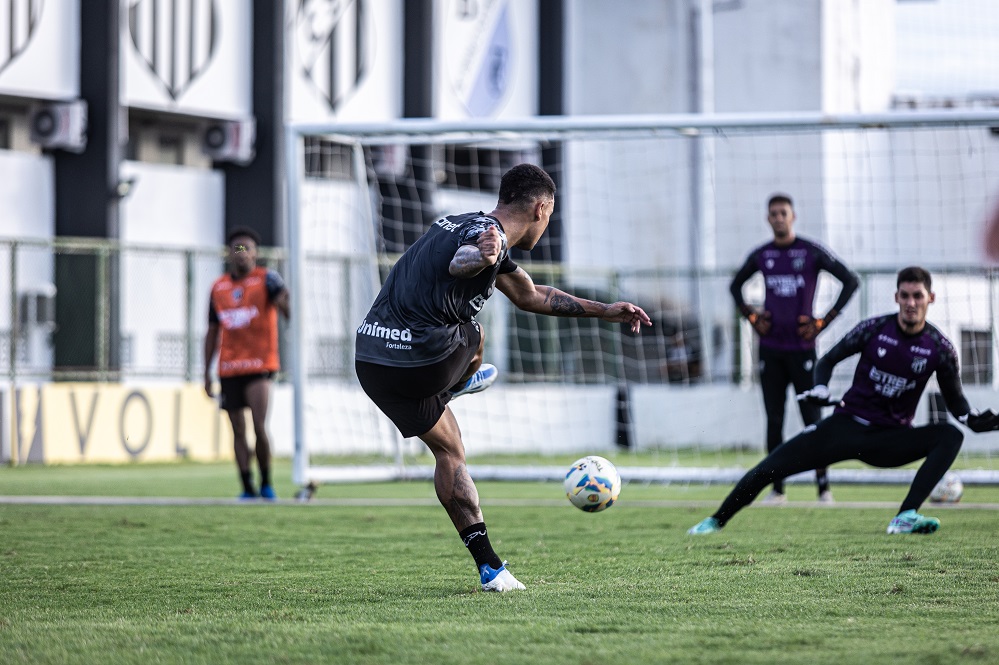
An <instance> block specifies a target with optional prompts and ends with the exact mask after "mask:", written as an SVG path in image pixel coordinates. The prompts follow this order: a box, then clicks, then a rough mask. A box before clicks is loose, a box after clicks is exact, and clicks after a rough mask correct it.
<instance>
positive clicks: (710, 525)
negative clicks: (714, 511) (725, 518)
mask: <svg viewBox="0 0 999 665" xmlns="http://www.w3.org/2000/svg"><path fill="white" fill-rule="evenodd" d="M716 531H721V524H719V523H718V520H716V519H715V518H714V517H705V518H704V519H703V520H701V521H700V522H698V523H697V524H695V525H694V526H692V527H690V528H689V529H687V533H688V534H689V535H691V536H701V535H704V534H706V533H715V532H716Z"/></svg>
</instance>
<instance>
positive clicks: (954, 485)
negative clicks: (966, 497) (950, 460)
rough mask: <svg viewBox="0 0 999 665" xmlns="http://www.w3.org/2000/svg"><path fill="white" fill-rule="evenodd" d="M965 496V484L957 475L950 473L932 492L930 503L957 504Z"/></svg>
mask: <svg viewBox="0 0 999 665" xmlns="http://www.w3.org/2000/svg"><path fill="white" fill-rule="evenodd" d="M963 494H964V483H962V482H961V479H960V478H959V477H958V475H957V474H956V473H954V472H953V471H948V472H947V473H945V474H944V477H943V478H941V479H940V482H939V483H937V486H936V487H934V488H933V491H932V492H930V501H932V502H933V503H957V502H958V501H960V500H961V496H962V495H963Z"/></svg>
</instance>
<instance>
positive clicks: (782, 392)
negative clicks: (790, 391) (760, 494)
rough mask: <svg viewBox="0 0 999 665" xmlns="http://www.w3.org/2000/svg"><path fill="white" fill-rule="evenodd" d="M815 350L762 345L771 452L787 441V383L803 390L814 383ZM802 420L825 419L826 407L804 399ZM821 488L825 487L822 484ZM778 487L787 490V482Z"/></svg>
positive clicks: (821, 479)
mask: <svg viewBox="0 0 999 665" xmlns="http://www.w3.org/2000/svg"><path fill="white" fill-rule="evenodd" d="M814 367H815V350H814V349H810V350H807V351H781V350H777V349H771V348H768V347H766V346H763V345H762V344H761V345H760V388H761V389H762V390H763V408H764V410H765V411H766V414H767V452H768V453H772V452H773V451H774V450H776V449H777V447H778V446H780V445H781V444H782V443H784V413H785V406H786V404H787V387H788V385H791V386H794V390H795V393H803V392H805V391H806V390H808V389H809V388H811V387H812V385H813V379H812V370H813V369H814ZM798 409H799V410H800V411H801V420H802V421H803V422H804V423H805V426H806V427H807V426H809V425H814V424H815V423H817V422H819V420H821V419H822V411H821V409H820V408H819V407H817V406H815V405H814V404H808V403H805V402H800V403H799V404H798ZM818 475H819V478H818V480H819V482H820V484H822V483H823V482H824V480H825V468H824V467H823V468H819V469H818ZM820 489H821V488H820ZM774 490H775V491H777V492H780V493H782V494H783V493H784V483H782V482H781V481H779V480H778V481H777V482H775V483H774Z"/></svg>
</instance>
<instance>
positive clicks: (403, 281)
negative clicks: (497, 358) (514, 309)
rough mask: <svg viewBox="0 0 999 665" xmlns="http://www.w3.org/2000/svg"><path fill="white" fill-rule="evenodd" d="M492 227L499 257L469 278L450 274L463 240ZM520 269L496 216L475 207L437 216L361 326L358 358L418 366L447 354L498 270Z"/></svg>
mask: <svg viewBox="0 0 999 665" xmlns="http://www.w3.org/2000/svg"><path fill="white" fill-rule="evenodd" d="M490 226H495V227H496V229H497V230H498V231H499V234H500V241H501V242H502V249H501V251H500V256H499V260H498V261H497V262H496V264H495V265H493V266H490V267H487V268H486V269H485V270H483V271H482V272H480V273H479V274H478V275H475V276H474V277H472V278H471V279H459V278H456V277H452V276H451V274H450V272H448V268H449V266H450V264H451V259H453V258H454V255H455V252H457V251H458V248H459V247H460V246H462V245H475V244H476V241H477V240H478V238H479V236H480V235H481V234H482V233H483V232H484V231H486V230H487V229H488V228H489V227H490ZM516 269H517V264H516V263H514V261H513V260H512V259H511V258H510V252H509V249H508V248H507V240H506V233H504V231H503V226H502V225H501V224H500V223H499V220H497V219H496V218H495V217H490V216H489V215H486V214H485V213H482V212H471V213H465V214H462V215H451V216H448V217H444V218H442V219H439V220H437V221H436V222H434V223H433V224H432V225H431V226H430V229H428V230H427V232H426V233H425V234H423V236H422V237H421V238H420V239H419V240H417V241H416V242H415V243H413V246H412V247H410V248H409V249H408V250H406V252H405V253H404V254H403V255H402V257H401V258H400V259H399V261H398V262H397V263H396V264H395V266H393V268H392V270H391V271H390V272H389V275H388V278H387V279H386V280H385V284H384V285H383V286H382V290H381V291H380V292H379V293H378V297H377V298H375V302H374V304H372V305H371V309H370V310H368V314H367V315H366V316H365V317H364V321H363V322H362V323H361V325H360V326H359V327H358V328H357V335H356V337H355V351H356V357H357V359H358V360H362V361H365V362H370V363H375V364H378V365H389V366H392V367H419V366H421V365H431V364H433V363H435V362H438V361H440V360H442V359H444V358H446V357H447V356H448V355H450V354H451V353H452V352H453V351H454V350H455V349H456V348H457V347H458V345H459V344H461V343H462V341H463V340H462V337H461V336H462V334H463V331H462V330H461V325H462V324H465V323H468V322H470V321H472V320H474V319H475V315H476V314H477V313H478V312H479V310H480V309H482V306H483V305H484V304H485V303H486V300H488V299H489V297H490V296H491V295H492V294H493V288H494V286H495V284H496V277H497V275H500V274H504V273H510V272H513V271H514V270H516Z"/></svg>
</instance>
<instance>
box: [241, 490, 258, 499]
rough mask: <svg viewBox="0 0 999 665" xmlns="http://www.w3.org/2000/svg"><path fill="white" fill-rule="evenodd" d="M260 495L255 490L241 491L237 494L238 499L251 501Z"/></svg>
mask: <svg viewBox="0 0 999 665" xmlns="http://www.w3.org/2000/svg"><path fill="white" fill-rule="evenodd" d="M259 498H260V497H259V496H258V495H257V493H256V492H243V493H242V494H240V495H239V500H240V501H253V500H254V499H259Z"/></svg>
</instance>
